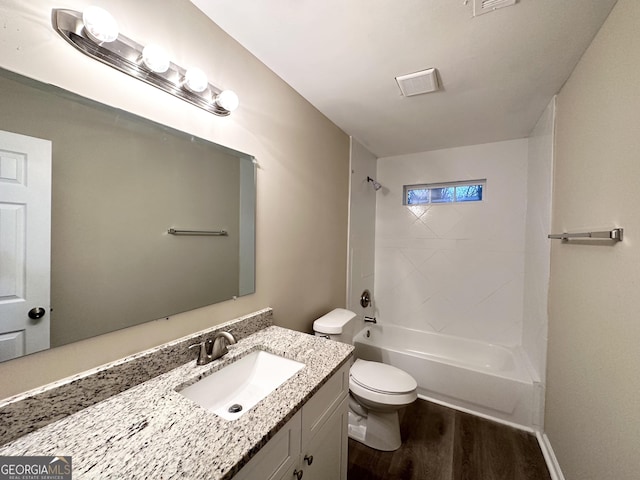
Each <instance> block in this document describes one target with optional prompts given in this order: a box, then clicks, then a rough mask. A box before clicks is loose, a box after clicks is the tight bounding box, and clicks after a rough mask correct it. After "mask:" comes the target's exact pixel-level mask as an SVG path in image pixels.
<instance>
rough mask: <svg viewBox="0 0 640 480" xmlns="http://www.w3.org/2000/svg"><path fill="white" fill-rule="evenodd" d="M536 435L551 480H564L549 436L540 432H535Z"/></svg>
mask: <svg viewBox="0 0 640 480" xmlns="http://www.w3.org/2000/svg"><path fill="white" fill-rule="evenodd" d="M536 437H538V443H539V444H540V450H542V455H543V456H544V460H545V462H547V468H548V469H549V474H550V475H551V480H565V478H564V475H563V474H562V470H560V464H559V463H558V459H557V458H556V455H555V453H553V448H551V442H549V437H547V435H546V434H543V433H540V432H536Z"/></svg>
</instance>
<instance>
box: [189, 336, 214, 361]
mask: <svg viewBox="0 0 640 480" xmlns="http://www.w3.org/2000/svg"><path fill="white" fill-rule="evenodd" d="M195 347H199V348H200V350H199V352H198V359H197V360H196V365H205V364H207V363H209V361H210V360H209V357H210V355H211V350H213V341H212V340H210V339H207V340H203V341H202V342H198V343H194V344H193V345H189V349H192V348H195Z"/></svg>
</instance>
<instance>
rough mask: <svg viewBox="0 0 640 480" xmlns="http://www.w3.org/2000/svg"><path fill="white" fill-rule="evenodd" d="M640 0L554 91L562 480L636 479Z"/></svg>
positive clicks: (553, 368)
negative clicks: (607, 236)
mask: <svg viewBox="0 0 640 480" xmlns="http://www.w3.org/2000/svg"><path fill="white" fill-rule="evenodd" d="M639 25H640V2H639V1H638V0H619V1H618V3H617V5H616V6H615V7H614V9H613V10H612V12H611V14H610V15H609V18H608V19H607V21H606V22H605V23H604V25H603V26H602V28H601V29H600V32H599V33H598V35H597V36H596V37H595V39H594V40H593V43H592V44H591V46H590V47H589V48H588V49H587V51H586V52H585V54H584V56H583V57H582V59H581V60H580V62H579V63H578V65H577V66H576V68H575V70H574V72H573V73H572V74H571V77H570V78H569V80H568V81H567V83H566V84H565V86H564V87H563V88H562V90H561V91H560V93H559V95H558V104H557V113H556V140H555V143H556V152H555V174H554V197H553V229H554V231H562V230H565V229H566V230H567V231H582V229H594V228H611V227H614V226H619V227H623V228H624V229H625V230H624V233H625V239H624V241H622V242H621V243H619V244H617V245H614V246H611V245H593V244H591V245H583V244H575V243H570V244H563V243H561V242H558V241H555V242H553V243H552V246H551V283H550V291H549V349H548V364H547V397H546V411H545V412H546V413H545V430H546V432H547V435H548V437H549V439H550V441H551V445H552V446H553V449H554V451H555V454H556V456H557V458H558V461H559V463H560V466H561V467H562V471H563V473H564V476H565V478H566V479H567V480H602V479H615V480H632V479H637V478H639V475H640V473H639V472H640V455H638V446H639V445H640V408H639V407H640V374H639V373H640V353H639V352H640V314H639V312H640V295H639V288H638V287H639V285H640V243H639V240H638V239H639V234H640V233H639V232H640V210H639V207H638V206H639V205H640V188H638V186H639V184H640V182H639V179H640V134H639V132H640V129H639V125H640V84H639V82H638V79H639V78H640V62H638V58H639V56H640V29H639V28H638V26H639Z"/></svg>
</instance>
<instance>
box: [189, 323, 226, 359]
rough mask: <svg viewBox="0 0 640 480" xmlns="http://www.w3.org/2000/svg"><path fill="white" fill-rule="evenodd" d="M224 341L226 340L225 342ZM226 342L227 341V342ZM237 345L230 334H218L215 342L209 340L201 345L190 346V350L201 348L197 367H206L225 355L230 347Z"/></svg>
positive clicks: (214, 339)
mask: <svg viewBox="0 0 640 480" xmlns="http://www.w3.org/2000/svg"><path fill="white" fill-rule="evenodd" d="M223 339H224V340H223ZM225 340H226V341H225ZM234 343H236V339H235V338H234V337H233V335H231V334H230V333H229V332H224V331H223V332H216V334H215V335H214V337H213V340H211V339H207V340H203V341H202V342H200V343H194V344H193V345H189V348H195V347H199V349H200V350H199V351H198V358H197V359H196V365H206V364H207V363H210V362H213V361H214V360H217V359H218V358H220V357H222V356H223V355H225V354H226V353H227V352H228V351H229V349H228V348H227V347H228V346H229V345H233V344H234Z"/></svg>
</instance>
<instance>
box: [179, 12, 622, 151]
mask: <svg viewBox="0 0 640 480" xmlns="http://www.w3.org/2000/svg"><path fill="white" fill-rule="evenodd" d="M191 1H192V3H194V4H195V5H196V6H197V7H199V8H200V9H201V10H202V11H204V12H205V13H206V14H207V15H208V16H209V17H210V18H211V19H212V20H213V21H214V22H215V23H216V24H218V25H219V26H220V27H221V28H222V29H223V30H225V31H226V32H227V33H228V34H229V35H231V36H232V37H233V38H235V39H236V40H237V41H238V42H239V43H240V44H242V45H243V46H244V47H245V48H246V49H247V50H249V51H250V52H251V53H253V54H254V55H255V56H256V57H257V58H258V59H260V60H261V61H262V62H263V63H264V64H266V65H267V66H268V67H269V68H270V69H271V70H273V71H274V72H275V73H276V74H277V75H279V76H280V77H281V78H282V79H283V80H284V81H286V82H287V83H288V84H289V85H291V86H292V87H293V88H294V89H295V90H297V91H298V92H299V93H300V94H301V95H302V96H303V97H305V98H306V99H307V100H308V101H309V102H311V103H312V104H313V105H314V106H315V107H316V108H317V109H318V110H320V111H321V112H322V113H323V114H324V115H326V116H327V117H328V118H329V119H330V120H332V121H333V122H334V123H335V124H336V125H338V126H339V127H340V128H341V129H342V130H344V131H345V132H346V133H347V134H349V135H352V136H353V137H355V138H356V139H357V140H358V141H359V142H360V143H362V144H363V145H364V146H365V147H367V148H368V149H369V150H370V151H371V152H372V153H374V154H375V155H377V156H378V157H387V156H394V155H401V154H406V153H414V152H421V151H428V150H435V149H439V148H448V147H455V146H462V145H473V144H480V143H487V142H494V141H500V140H507V139H514V138H523V137H527V136H528V135H529V133H530V132H531V130H532V129H533V127H534V125H535V123H536V121H537V120H538V118H539V117H540V115H541V114H542V112H543V110H544V109H545V107H546V106H547V104H548V103H549V101H550V99H551V97H552V96H553V95H554V94H555V93H557V92H558V91H559V90H560V88H561V87H562V85H563V83H564V82H565V81H566V79H567V78H568V77H569V75H570V74H571V71H572V70H573V68H574V67H575V65H576V64H577V62H578V60H579V59H580V57H581V55H582V54H583V53H584V51H585V49H586V48H587V47H588V46H589V44H590V42H591V40H592V39H593V37H594V36H595V34H596V33H597V31H598V29H599V28H600V26H601V25H602V23H603V22H604V20H605V19H606V17H607V15H608V14H609V12H610V10H611V8H612V7H613V5H614V4H615V2H616V0H518V3H516V5H514V6H510V7H505V8H501V9H498V10H495V11H493V12H491V13H486V14H484V15H480V16H477V17H473V7H472V3H473V0H471V1H468V2H465V1H464V0H402V1H389V0H320V1H313V0H269V1H255V0H191ZM465 3H467V4H466V5H465ZM431 67H435V68H437V69H438V72H439V78H440V81H441V84H442V89H441V90H440V91H438V92H435V93H429V94H425V95H419V96H413V97H404V96H402V95H401V94H400V90H399V88H398V85H397V83H396V81H395V77H396V76H399V75H404V74H408V73H412V72H415V71H419V70H424V69H427V68H431Z"/></svg>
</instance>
